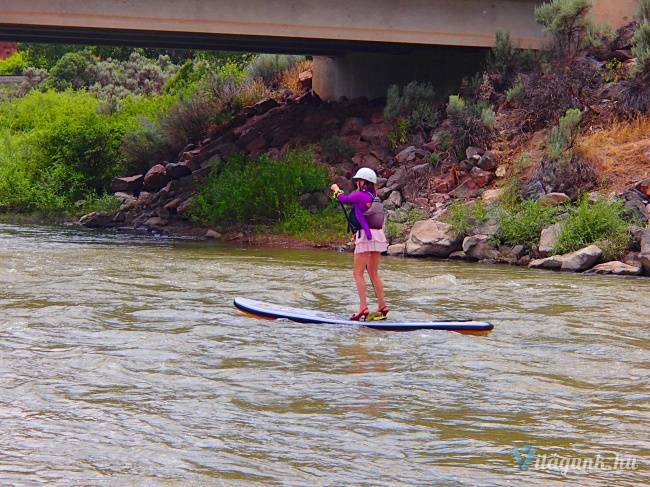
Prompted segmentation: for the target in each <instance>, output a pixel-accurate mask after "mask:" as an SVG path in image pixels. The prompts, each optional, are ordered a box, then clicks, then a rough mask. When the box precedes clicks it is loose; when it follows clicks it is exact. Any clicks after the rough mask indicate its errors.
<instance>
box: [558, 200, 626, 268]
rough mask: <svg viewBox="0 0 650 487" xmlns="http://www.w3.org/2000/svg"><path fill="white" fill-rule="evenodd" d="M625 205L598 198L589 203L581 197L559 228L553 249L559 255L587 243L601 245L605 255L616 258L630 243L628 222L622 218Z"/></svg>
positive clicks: (621, 254)
mask: <svg viewBox="0 0 650 487" xmlns="http://www.w3.org/2000/svg"><path fill="white" fill-rule="evenodd" d="M624 212H625V208H624V207H623V203H622V202H620V201H617V202H610V201H607V200H604V199H603V200H599V201H597V202H595V203H589V201H588V200H587V199H586V198H583V199H582V200H581V201H580V203H579V204H578V206H577V207H575V208H573V209H572V210H571V214H570V216H569V218H568V220H567V221H566V223H565V224H564V226H563V227H562V232H561V233H560V236H559V239H558V241H557V244H556V245H555V248H554V251H555V252H556V253H559V254H564V253H567V252H574V251H576V250H579V249H581V248H583V247H585V246H587V245H591V244H598V245H599V246H601V249H602V250H603V252H604V254H605V257H606V258H607V259H608V260H610V259H618V258H620V257H622V256H623V254H624V253H625V250H626V249H627V247H628V245H629V244H630V239H631V236H630V234H629V233H628V231H627V227H628V225H629V223H628V222H627V221H625V218H624Z"/></svg>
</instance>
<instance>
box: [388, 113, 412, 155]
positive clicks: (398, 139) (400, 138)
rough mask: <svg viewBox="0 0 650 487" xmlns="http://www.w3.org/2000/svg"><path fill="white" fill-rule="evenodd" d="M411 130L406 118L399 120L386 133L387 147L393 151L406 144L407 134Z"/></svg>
mask: <svg viewBox="0 0 650 487" xmlns="http://www.w3.org/2000/svg"><path fill="white" fill-rule="evenodd" d="M410 130H411V122H409V120H408V119H407V118H400V119H398V120H397V123H396V124H395V125H394V126H393V128H392V129H391V130H390V132H388V145H389V146H390V147H391V149H393V150H395V149H397V148H398V147H399V146H400V145H404V144H406V142H408V136H409V132H410Z"/></svg>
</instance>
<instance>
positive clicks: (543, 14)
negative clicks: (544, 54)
mask: <svg viewBox="0 0 650 487" xmlns="http://www.w3.org/2000/svg"><path fill="white" fill-rule="evenodd" d="M590 10H591V0H551V1H550V2H545V3H543V4H542V5H540V6H538V7H536V8H535V19H536V20H537V22H538V23H540V24H541V25H542V27H543V28H544V30H545V31H546V32H550V33H551V34H552V35H553V39H554V43H555V48H556V49H557V52H558V53H559V54H563V55H567V56H572V55H574V54H575V53H577V52H578V51H579V50H580V49H582V48H583V47H584V46H585V37H586V34H587V29H588V26H589V19H588V17H587V16H588V14H589V11H590Z"/></svg>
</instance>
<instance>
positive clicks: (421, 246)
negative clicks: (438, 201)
mask: <svg viewBox="0 0 650 487" xmlns="http://www.w3.org/2000/svg"><path fill="white" fill-rule="evenodd" d="M461 244H462V235H460V234H459V233H457V232H455V231H454V229H453V228H452V227H451V225H449V224H447V223H443V222H440V221H437V220H431V219H429V220H421V221H418V222H415V225H413V228H412V229H411V233H410V234H409V238H408V240H407V242H406V254H407V255H409V256H418V257H424V256H433V257H449V254H451V253H452V252H454V251H456V250H460V249H461Z"/></svg>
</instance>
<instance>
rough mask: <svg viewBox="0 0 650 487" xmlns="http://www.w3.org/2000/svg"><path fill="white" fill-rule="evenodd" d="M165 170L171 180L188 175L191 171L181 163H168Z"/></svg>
mask: <svg viewBox="0 0 650 487" xmlns="http://www.w3.org/2000/svg"><path fill="white" fill-rule="evenodd" d="M165 170H166V171H167V174H168V175H169V177H170V178H172V179H180V178H182V177H184V176H187V175H188V174H192V170H191V169H190V168H189V167H187V165H185V164H183V163H182V162H170V163H168V164H167V165H166V166H165Z"/></svg>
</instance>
